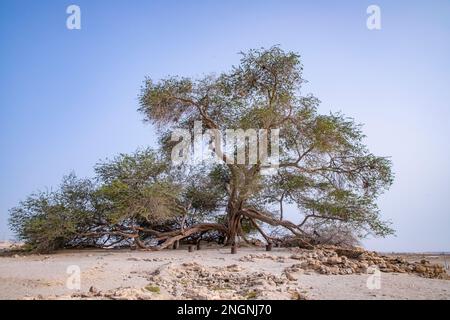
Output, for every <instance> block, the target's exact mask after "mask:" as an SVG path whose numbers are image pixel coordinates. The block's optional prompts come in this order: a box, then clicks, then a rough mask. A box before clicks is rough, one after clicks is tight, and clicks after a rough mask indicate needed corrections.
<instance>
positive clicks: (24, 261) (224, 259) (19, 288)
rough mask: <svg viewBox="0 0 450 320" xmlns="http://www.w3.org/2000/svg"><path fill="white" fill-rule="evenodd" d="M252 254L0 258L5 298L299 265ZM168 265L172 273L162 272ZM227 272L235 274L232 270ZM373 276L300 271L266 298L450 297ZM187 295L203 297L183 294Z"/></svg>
mask: <svg viewBox="0 0 450 320" xmlns="http://www.w3.org/2000/svg"><path fill="white" fill-rule="evenodd" d="M248 254H265V251H264V249H259V248H241V249H240V250H239V252H238V254H236V255H231V254H230V252H229V249H223V248H220V249H217V248H204V249H203V250H200V251H195V252H193V253H189V252H188V251H187V250H186V249H179V250H165V251H162V252H142V251H124V250H120V251H119V250H109V251H105V250H103V251H102V250H87V251H86V250H84V251H63V252H60V253H56V254H52V255H30V256H14V257H0V299H23V298H36V297H38V298H55V297H60V298H64V299H65V298H71V297H73V296H76V295H77V294H80V293H81V294H82V293H87V292H89V289H90V288H91V287H94V288H95V289H91V291H92V290H94V291H95V292H98V291H101V292H113V291H117V290H122V289H124V288H125V289H126V290H131V289H136V290H141V291H142V290H143V289H142V288H145V287H146V286H147V287H148V286H149V283H150V284H152V285H155V281H156V280H155V277H154V275H155V274H159V276H158V277H160V278H161V279H163V280H171V281H173V282H172V283H177V282H181V281H183V280H182V279H183V277H182V276H180V275H176V276H174V274H175V273H173V272H172V273H171V272H169V271H171V270H178V271H179V270H183V268H185V269H186V267H184V266H183V264H184V265H194V266H197V267H198V266H201V267H202V268H204V270H206V271H208V272H209V271H210V270H213V269H214V268H215V269H214V270H218V269H220V270H222V269H223V268H225V270H226V268H231V269H233V270H231V269H230V270H231V271H233V272H234V273H233V277H237V276H244V275H250V274H253V276H254V277H258V273H261V274H260V275H262V274H265V275H267V274H271V275H274V276H275V277H279V276H281V275H282V273H283V270H284V269H285V268H286V267H289V266H290V265H292V264H294V263H295V261H294V260H292V259H290V258H289V257H290V256H291V254H292V252H291V251H289V250H288V249H279V248H276V249H274V250H273V251H272V252H270V253H268V254H270V255H272V256H275V257H282V258H280V259H278V260H277V259H258V261H253V262H252V261H241V260H240V259H241V258H242V257H243V256H245V255H248ZM403 257H405V258H406V259H408V260H410V261H417V260H420V259H422V258H424V257H426V258H427V259H429V260H430V261H432V262H433V263H444V262H445V261H444V260H446V261H447V262H450V257H448V256H446V257H445V256H429V255H403ZM70 266H76V267H70ZM78 267H79V270H80V271H81V276H80V280H81V287H80V289H69V288H68V287H67V282H68V279H69V284H70V283H73V282H70V281H71V279H73V278H71V276H70V274H69V273H71V272H72V271H71V270H74V269H73V268H75V269H77V268H78ZM71 268H72V269H71ZM221 268H222V269H221ZM165 269H167V270H168V271H167V270H166V271H167V272H165V271H164V272H161V271H162V270H165ZM234 269H236V270H234ZM188 272H189V270H188ZM224 274H225V276H226V275H227V274H230V275H231V273H224ZM371 276H372V275H369V274H360V275H321V274H317V273H315V272H301V273H300V274H298V275H296V278H295V279H294V281H289V282H288V283H285V284H281V285H279V286H278V285H277V286H265V287H263V290H265V291H267V294H265V295H263V296H262V298H266V299H292V298H293V294H292V293H293V292H297V293H298V294H297V296H301V297H302V298H306V299H446V300H448V299H450V281H449V280H437V279H425V278H421V277H419V276H417V275H409V274H396V273H381V275H380V278H379V280H380V281H379V284H380V288H379V289H378V288H373V286H372V288H371V289H369V288H368V286H367V283H368V279H369V277H371ZM274 280H275V281H277V280H276V279H274ZM291 280H292V279H291ZM238 281H239V280H238ZM242 281H244V282H245V281H247V280H242ZM369 282H370V279H369ZM157 285H159V284H158V283H157ZM369 287H370V286H369ZM174 290H175V289H174ZM141 291H139V292H141ZM144 291H145V290H144ZM147 293H148V292H147ZM186 297H187V298H189V297H191V298H199V297H194V296H184V298H186ZM226 297H227V296H225V298H226ZM146 298H150V299H152V298H155V299H169V298H176V299H179V298H182V297H180V296H176V295H173V294H172V295H171V294H168V293H167V292H165V290H162V291H161V292H159V288H158V292H152V293H151V294H147V296H146ZM200 298H201V296H200ZM213 298H214V297H213ZM249 298H250V297H249Z"/></svg>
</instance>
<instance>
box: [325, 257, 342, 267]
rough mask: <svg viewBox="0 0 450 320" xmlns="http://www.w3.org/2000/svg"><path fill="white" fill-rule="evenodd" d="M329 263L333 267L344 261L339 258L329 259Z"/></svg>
mask: <svg viewBox="0 0 450 320" xmlns="http://www.w3.org/2000/svg"><path fill="white" fill-rule="evenodd" d="M327 263H328V264H331V265H334V264H339V263H342V259H341V258H339V257H329V258H328V259H327Z"/></svg>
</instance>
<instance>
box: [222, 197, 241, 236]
mask: <svg viewBox="0 0 450 320" xmlns="http://www.w3.org/2000/svg"><path fill="white" fill-rule="evenodd" d="M241 205H242V204H241V203H239V202H238V201H233V200H232V199H230V201H229V203H228V206H227V229H228V232H227V241H226V243H225V245H234V244H236V238H237V236H238V235H239V227H240V223H239V222H240V219H241Z"/></svg>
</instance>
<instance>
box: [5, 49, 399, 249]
mask: <svg viewBox="0 0 450 320" xmlns="http://www.w3.org/2000/svg"><path fill="white" fill-rule="evenodd" d="M302 72H303V66H302V64H301V60H300V56H299V55H298V54H296V53H293V52H284V51H283V50H282V49H281V48H279V47H278V46H275V47H272V48H269V49H263V48H262V49H258V50H250V51H249V52H247V53H242V57H241V61H240V64H239V65H238V66H235V67H233V68H232V69H231V70H230V71H229V72H224V73H222V74H219V75H208V76H205V77H203V78H201V79H197V80H195V79H190V78H181V77H169V78H167V79H162V80H160V81H157V82H156V81H154V80H152V79H150V78H148V79H146V80H145V83H144V85H143V87H142V90H141V94H140V97H139V102H140V107H139V112H141V113H142V114H143V116H144V120H145V121H148V122H151V123H153V124H155V125H156V126H157V127H158V129H159V130H158V133H159V141H160V148H159V149H158V150H157V151H153V150H150V149H144V150H138V151H137V152H135V153H133V154H130V155H127V154H121V155H119V156H117V157H115V158H113V159H112V160H107V161H104V162H101V163H99V164H97V165H96V167H95V172H96V177H95V179H94V180H93V181H90V180H79V179H76V178H75V176H74V175H70V176H68V177H66V178H65V179H64V180H63V183H62V184H61V186H60V188H59V189H58V190H56V191H52V192H41V193H37V194H35V195H32V196H30V197H28V198H27V199H26V200H25V201H23V202H21V203H20V204H19V205H18V206H17V207H15V208H13V209H11V218H10V225H11V228H12V229H13V230H14V231H15V232H16V234H17V236H18V237H19V238H20V239H21V240H24V241H25V242H26V243H28V244H29V245H30V246H31V247H32V248H33V249H36V250H41V251H48V250H54V249H58V248H63V247H69V246H77V245H83V246H86V245H97V246H108V245H117V244H128V245H129V244H131V243H135V244H136V245H139V246H143V245H145V243H150V242H152V241H153V242H154V241H156V240H159V239H161V238H163V239H167V237H161V233H164V232H165V234H168V235H169V236H170V235H175V234H177V230H178V229H179V228H180V227H182V226H183V228H189V227H195V225H196V224H199V223H203V224H205V223H208V222H211V223H212V222H215V223H216V224H215V225H214V227H215V228H216V229H215V231H216V232H218V233H224V231H223V230H224V228H223V227H222V228H219V227H217V224H220V225H223V226H225V228H226V230H228V232H226V233H227V234H226V237H227V238H228V239H232V242H233V241H234V239H235V238H236V236H237V235H242V234H250V233H251V232H254V231H255V228H254V224H253V223H251V222H252V219H256V220H258V218H259V220H261V221H264V222H267V223H269V224H270V225H272V226H277V225H281V226H284V227H286V226H287V227H288V228H287V229H289V230H290V231H291V232H293V233H295V234H297V235H298V234H299V233H302V234H304V233H307V232H311V230H313V231H314V230H316V231H317V230H333V231H335V230H338V231H339V230H346V232H348V231H349V230H351V231H353V232H354V233H355V234H358V235H363V234H368V233H372V234H375V235H379V236H386V235H389V234H392V233H393V230H392V229H391V228H390V225H389V223H388V222H386V221H383V220H382V219H381V217H380V213H379V210H378V208H377V205H376V201H377V198H378V197H379V195H380V194H382V193H383V192H385V191H386V190H388V189H389V187H390V185H391V184H392V182H393V173H392V170H391V167H392V164H391V161H390V159H388V158H386V157H379V156H375V155H373V154H372V153H370V152H369V150H368V149H367V147H366V146H365V145H364V135H363V133H362V130H361V128H362V126H361V125H360V124H357V123H355V121H354V120H353V119H350V118H347V117H345V116H344V115H342V114H340V113H330V114H325V115H324V114H320V113H319V112H318V106H319V104H320V101H319V100H318V99H317V98H316V97H314V96H312V95H307V96H301V95H300V89H301V87H302V85H303V83H304V80H303V78H302ZM198 120H201V121H202V123H203V130H207V129H219V130H222V131H224V130H226V129H238V128H239V129H244V130H246V129H266V130H267V131H271V130H274V129H279V130H280V165H279V168H278V169H277V170H276V172H275V173H274V171H273V170H272V171H271V172H270V173H269V171H268V170H267V169H270V168H268V167H267V166H266V165H265V164H264V162H263V161H261V159H260V162H259V163H257V164H247V165H237V164H231V163H227V162H223V163H220V164H204V165H202V166H191V165H188V164H187V165H183V166H178V167H177V168H174V167H173V166H172V164H171V162H170V157H169V155H170V151H171V150H172V147H173V145H174V142H173V141H171V139H170V133H171V129H173V128H174V127H177V128H180V129H186V130H189V132H192V131H193V129H194V122H195V121H198ZM222 133H224V132H222ZM240 147H242V146H240ZM227 156H229V157H232V156H234V152H233V154H231V155H227ZM222 159H223V158H222ZM285 203H291V204H295V205H296V206H297V208H298V214H299V217H300V218H301V219H302V220H303V221H302V220H301V221H302V222H301V223H300V224H299V225H294V224H286V223H285V222H284V221H281V222H280V221H277V219H276V218H275V216H276V215H275V212H274V211H276V210H280V211H281V210H282V207H283V204H285ZM277 207H278V208H279V209H275V210H274V208H277ZM249 212H253V215H251V214H250V213H249ZM255 212H256V213H255ZM204 227H205V226H202V228H199V232H201V233H202V234H203V233H204V232H209V231H211V230H209V229H208V228H206V229H205V228H204ZM302 228H303V229H302ZM208 230H209V231H208ZM189 237H195V235H192V234H189Z"/></svg>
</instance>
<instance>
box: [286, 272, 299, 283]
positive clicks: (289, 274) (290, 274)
mask: <svg viewBox="0 0 450 320" xmlns="http://www.w3.org/2000/svg"><path fill="white" fill-rule="evenodd" d="M284 274H285V275H286V278H287V279H288V280H289V281H297V278H296V277H294V276H293V275H292V273H290V272H285V273H284Z"/></svg>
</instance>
